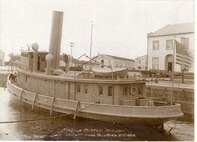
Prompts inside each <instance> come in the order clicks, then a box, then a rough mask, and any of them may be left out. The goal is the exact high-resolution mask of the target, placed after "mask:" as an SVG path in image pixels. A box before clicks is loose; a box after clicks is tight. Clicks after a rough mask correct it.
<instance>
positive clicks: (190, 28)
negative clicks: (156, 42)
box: [148, 22, 194, 36]
mask: <svg viewBox="0 0 197 142" xmlns="http://www.w3.org/2000/svg"><path fill="white" fill-rule="evenodd" d="M185 33H194V23H193V22H191V23H180V24H169V25H167V26H165V27H163V28H161V29H159V30H158V31H156V32H154V33H148V36H164V35H176V34H185Z"/></svg>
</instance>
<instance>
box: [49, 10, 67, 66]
mask: <svg viewBox="0 0 197 142" xmlns="http://www.w3.org/2000/svg"><path fill="white" fill-rule="evenodd" d="M63 14H64V13H63V12H60V11H53V18H52V26H51V38H50V45H49V53H50V54H51V55H52V56H53V59H52V61H51V69H54V70H56V69H58V68H59V58H60V47H61V36H62V24H63Z"/></svg>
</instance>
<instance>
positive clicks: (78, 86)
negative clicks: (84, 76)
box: [77, 84, 81, 93]
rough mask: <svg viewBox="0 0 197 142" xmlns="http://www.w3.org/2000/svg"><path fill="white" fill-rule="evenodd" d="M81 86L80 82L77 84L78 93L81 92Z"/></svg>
mask: <svg viewBox="0 0 197 142" xmlns="http://www.w3.org/2000/svg"><path fill="white" fill-rule="evenodd" d="M80 89H81V88H80V85H79V84H77V93H80V91H81V90H80Z"/></svg>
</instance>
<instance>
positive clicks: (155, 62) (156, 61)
mask: <svg viewBox="0 0 197 142" xmlns="http://www.w3.org/2000/svg"><path fill="white" fill-rule="evenodd" d="M152 68H153V69H154V70H158V69H159V57H153V58H152Z"/></svg>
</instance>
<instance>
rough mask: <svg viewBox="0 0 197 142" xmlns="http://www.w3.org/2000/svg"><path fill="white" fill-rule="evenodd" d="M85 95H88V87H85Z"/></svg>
mask: <svg viewBox="0 0 197 142" xmlns="http://www.w3.org/2000/svg"><path fill="white" fill-rule="evenodd" d="M84 93H85V94H87V93H88V86H87V85H84Z"/></svg>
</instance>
